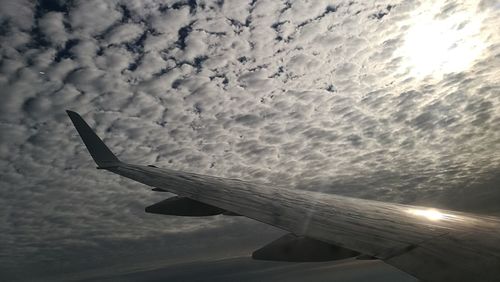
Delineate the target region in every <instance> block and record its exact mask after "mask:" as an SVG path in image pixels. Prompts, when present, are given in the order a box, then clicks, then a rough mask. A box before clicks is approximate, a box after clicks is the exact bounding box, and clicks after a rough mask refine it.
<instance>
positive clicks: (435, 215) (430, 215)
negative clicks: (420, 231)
mask: <svg viewBox="0 0 500 282" xmlns="http://www.w3.org/2000/svg"><path fill="white" fill-rule="evenodd" d="M408 212H409V213H411V214H413V215H417V216H421V217H424V218H427V219H428V220H432V221H438V220H441V219H443V218H445V214H443V213H441V212H440V211H437V210H434V209H427V210H417V209H411V210H409V211H408Z"/></svg>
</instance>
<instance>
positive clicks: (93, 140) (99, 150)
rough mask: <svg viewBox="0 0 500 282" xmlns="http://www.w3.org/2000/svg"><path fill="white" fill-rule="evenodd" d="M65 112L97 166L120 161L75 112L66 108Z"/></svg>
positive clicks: (108, 165)
mask: <svg viewBox="0 0 500 282" xmlns="http://www.w3.org/2000/svg"><path fill="white" fill-rule="evenodd" d="M66 113H67V114H68V116H69V118H70V119H71V121H72V122H73V125H74V126H75V128H76V130H77V131H78V134H79V135H80V137H81V138H82V140H83V143H85V146H86V147H87V149H88V151H89V153H90V155H91V156H92V158H93V159H94V161H95V162H96V163H97V165H98V166H99V167H102V168H106V167H110V166H115V165H116V164H117V163H120V161H119V160H118V158H117V157H116V156H115V155H114V154H113V152H111V150H109V148H108V147H107V146H106V145H105V144H104V142H103V141H102V140H101V138H99V136H97V134H96V133H95V132H94V131H93V130H92V129H91V128H90V126H89V125H88V124H87V123H86V122H85V120H84V119H83V118H82V117H81V116H80V115H79V114H78V113H77V112H74V111H70V110H66Z"/></svg>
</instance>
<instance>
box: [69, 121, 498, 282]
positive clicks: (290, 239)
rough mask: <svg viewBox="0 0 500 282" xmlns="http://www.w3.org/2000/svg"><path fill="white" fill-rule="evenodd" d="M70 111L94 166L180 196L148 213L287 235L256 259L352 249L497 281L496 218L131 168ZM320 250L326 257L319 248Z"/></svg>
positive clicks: (429, 275) (422, 268)
mask: <svg viewBox="0 0 500 282" xmlns="http://www.w3.org/2000/svg"><path fill="white" fill-rule="evenodd" d="M67 113H68V115H69V117H70V118H71V120H72V122H73V124H74V126H75V127H76V129H77V131H78V133H79V134H80V136H81V138H82V140H83V142H84V143H85V145H86V146H87V149H88V150H89V152H90V154H91V155H92V157H93V158H94V161H95V162H96V163H97V165H98V168H100V169H105V170H108V171H110V172H113V173H116V174H119V175H121V176H124V177H127V178H130V179H133V180H135V181H138V182H140V183H144V184H146V185H149V186H151V187H153V188H154V189H153V190H154V191H168V192H171V193H174V194H176V195H178V196H177V197H173V198H169V199H167V200H165V201H162V202H160V203H157V204H155V205H152V206H150V207H148V208H146V211H148V212H154V213H163V214H170V215H185V216H204V215H215V214H228V215H241V216H246V217H248V218H252V219H254V220H258V221H260V222H263V223H266V224H270V225H273V226H276V227H279V228H281V229H283V230H286V231H288V232H290V233H291V234H289V235H287V236H284V237H283V238H280V239H279V240H277V241H275V242H272V243H271V244H269V245H267V246H265V247H263V248H262V249H259V250H258V251H256V252H255V253H254V258H255V259H270V260H273V259H276V260H288V261H321V260H328V259H336V258H345V257H348V256H349V254H350V253H349V252H351V253H352V254H362V255H361V256H359V258H363V257H368V258H377V259H380V260H383V261H384V262H386V263H388V264H389V265H392V266H394V267H396V268H398V269H400V270H402V271H404V272H406V273H409V274H411V275H413V276H415V277H416V278H418V279H420V280H421V281H500V218H496V217H487V216H479V215H474V214H469V213H462V212H455V211H449V210H437V209H430V208H426V207H420V206H410V205H401V204H394V203H385V202H379V201H371V200H363V199H356V198H349V197H342V196H337V195H332V194H324V193H318V192H311V191H302V190H298V189H289V188H282V187H275V186H270V185H260V184H254V183H250V182H246V181H241V180H237V179H226V178H220V177H213V176H207V175H200V174H195V173H188V172H182V171H176V170H171V169H162V168H157V167H155V166H141V165H133V164H128V163H124V162H121V161H120V160H118V158H116V156H115V155H114V154H113V153H112V152H111V151H110V150H109V149H108V148H107V147H106V145H105V144H104V143H103V142H102V141H101V139H100V138H99V137H98V136H97V135H96V134H95V133H94V131H93V130H92V129H91V128H90V127H89V126H88V125H87V124H86V123H85V121H84V120H83V119H82V118H81V117H80V115H78V114H77V113H75V112H72V111H67ZM324 245H329V246H331V247H332V248H331V252H330V254H324V252H322V251H321V250H325V247H324ZM291 246H292V247H294V248H295V249H294V251H290V247H291ZM292 249H293V248H292ZM316 250H317V251H316ZM338 250H342V254H339V251H338ZM320 253H321V254H320ZM301 254H304V255H301ZM316 254H317V255H316ZM346 254H347V255H346Z"/></svg>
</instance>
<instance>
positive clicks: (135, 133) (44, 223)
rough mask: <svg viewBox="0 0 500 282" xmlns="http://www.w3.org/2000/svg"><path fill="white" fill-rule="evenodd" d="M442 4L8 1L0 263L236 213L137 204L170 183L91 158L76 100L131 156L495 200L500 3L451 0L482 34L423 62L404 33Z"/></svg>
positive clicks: (233, 173)
mask: <svg viewBox="0 0 500 282" xmlns="http://www.w3.org/2000/svg"><path fill="white" fill-rule="evenodd" d="M472 2H474V1H472ZM434 6H435V4H432V1H428V2H426V1H378V2H377V3H375V4H368V3H364V2H363V1H360V2H355V1H313V2H308V1H260V0H258V1H159V0H142V1H119V0H112V1H105V2H103V1H78V0H75V1H62V0H59V1H57V0H54V1H49V0H44V1H38V2H36V3H35V2H34V1H0V11H1V12H0V23H1V29H0V41H1V42H2V47H1V49H0V52H1V58H2V59H1V63H0V89H1V90H0V91H1V94H0V95H1V96H0V97H1V98H2V102H1V103H0V131H1V132H2V133H1V134H0V156H2V157H1V158H0V169H1V174H0V175H1V177H0V188H1V189H0V196H1V197H0V214H1V215H2V216H1V217H0V226H2V227H0V231H1V232H0V242H2V247H1V249H2V250H3V251H2V252H1V254H0V255H1V257H0V259H1V261H2V263H3V264H14V265H15V264H17V263H18V262H20V261H22V260H25V259H26V258H28V257H32V258H33V260H34V261H39V260H42V261H43V260H49V261H50V260H58V259H59V258H60V257H61V256H62V254H63V253H64V249H65V248H80V247H85V246H88V245H92V244H99V243H96V242H100V241H99V240H100V239H102V238H109V239H110V240H112V239H116V240H118V239H120V240H121V239H126V240H147V238H158V237H160V236H162V235H168V234H190V233H192V232H198V231H200V230H207V229H208V230H211V229H217V228H225V227H226V226H227V225H228V223H229V222H234V221H240V219H234V218H230V219H228V218H224V217H215V218H209V219H184V218H170V217H164V218H162V219H161V222H162V223H161V224H160V223H159V219H158V218H157V217H151V216H149V215H147V216H146V215H144V214H143V208H144V206H147V205H149V204H151V203H154V202H155V201H159V200H161V199H162V197H163V196H164V195H163V194H162V195H158V194H153V193H150V192H149V191H148V190H147V189H146V187H145V186H142V185H140V184H136V183H133V182H131V181H128V180H124V179H121V178H119V177H117V176H113V175H110V174H107V173H104V172H102V171H96V170H94V169H93V166H94V164H93V163H92V162H91V160H90V157H89V156H88V154H87V152H86V151H85V149H84V147H83V145H82V143H81V141H80V140H79V138H78V136H77V135H76V132H75V130H74V129H73V128H72V126H71V124H70V122H69V120H68V118H67V117H66V115H65V113H64V110H65V109H73V110H76V111H78V112H80V113H81V114H83V116H84V117H85V118H86V119H87V121H88V122H89V123H91V125H92V126H94V128H95V129H96V130H97V132H98V133H99V134H100V135H101V136H103V137H104V139H105V142H106V143H107V144H108V145H109V146H110V147H111V148H112V150H113V151H114V152H116V153H117V155H119V156H120V158H121V159H123V160H126V161H130V162H134V163H144V164H149V163H154V164H155V165H157V166H163V167H169V168H173V169H178V170H186V171H192V172H197V173H203V174H210V175H217V176H222V177H231V178H242V179H246V180H250V181H257V182H266V183H273V184H276V185H282V186H286V187H297V188H301V189H313V190H320V191H324V192H328V193H340V194H344V195H350V196H356V197H364V198H372V199H379V200H389V201H395V202H403V203H422V204H432V205H435V206H443V207H449V208H457V209H464V210H471V211H480V212H493V213H498V212H499V210H498V207H497V206H498V205H496V207H495V206H492V205H491V204H490V203H492V202H493V203H498V200H499V199H500V192H499V191H498V189H496V185H495V183H497V182H496V180H497V179H498V173H497V171H499V170H498V169H499V167H500V154H498V153H497V152H498V151H499V149H500V145H498V144H499V141H500V118H499V112H500V84H499V80H498V77H500V73H499V72H500V71H499V65H500V57H499V54H500V34H498V31H497V27H498V26H499V24H500V22H499V19H500V8H499V6H498V4H496V3H495V1H485V0H483V1H477V2H474V3H472V4H471V3H470V1H462V2H461V1H451V2H450V1H447V2H446V4H445V3H443V5H440V6H439V9H438V10H437V12H436V15H435V18H436V19H437V20H446V19H447V18H448V17H452V16H453V15H455V14H457V13H461V12H463V11H472V12H473V15H476V16H477V17H480V18H481V26H480V33H479V34H477V35H475V36H476V37H477V38H478V40H481V42H482V44H484V49H483V50H482V52H481V54H480V56H478V57H477V58H475V59H474V61H473V62H472V65H471V66H470V67H469V68H468V69H466V70H461V71H459V72H455V73H433V74H429V75H427V76H421V77H416V76H414V75H412V72H411V70H412V67H413V66H412V65H409V64H408V62H409V61H411V60H408V58H405V56H404V55H403V54H402V53H401V52H400V50H402V49H401V48H402V47H403V46H405V45H404V44H405V40H406V37H405V36H406V34H407V31H408V30H409V29H411V27H412V26H414V25H416V24H418V21H416V20H415V19H416V17H417V16H418V15H419V13H420V14H421V13H425V12H426V11H428V9H430V8H431V7H434ZM472 21H473V18H463V21H462V22H461V23H460V25H457V26H454V27H453V28H455V29H456V30H459V29H461V28H466V27H467V26H468V25H470V24H471V23H472ZM451 43H453V44H455V45H456V44H461V42H451ZM426 44H429V45H432V44H433V42H430V41H429V42H427V43H426ZM453 44H452V45H453ZM450 48H453V47H450ZM431 49H432V48H431ZM450 50H451V49H450ZM464 199H467V200H464ZM234 224H236V223H234ZM240 224H242V223H240ZM243 225H244V226H246V228H248V229H251V228H252V225H248V223H245V224H243ZM132 227H133V228H132ZM155 240H157V239H155ZM190 242H191V241H190ZM39 256H41V257H39Z"/></svg>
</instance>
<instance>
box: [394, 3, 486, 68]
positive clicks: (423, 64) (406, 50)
mask: <svg viewBox="0 0 500 282" xmlns="http://www.w3.org/2000/svg"><path fill="white" fill-rule="evenodd" d="M471 2H475V1H471ZM476 6H477V5H473V4H469V5H465V6H464V7H463V9H461V10H459V11H451V12H449V13H443V14H440V13H441V10H442V8H443V2H442V1H436V2H435V4H433V6H431V7H425V8H423V9H421V10H419V11H417V12H416V13H415V15H413V17H412V23H411V24H410V27H409V28H408V30H407V31H406V34H405V39H404V40H405V42H404V45H403V47H402V48H401V49H400V50H399V52H400V53H399V55H400V56H402V57H403V59H404V63H403V65H402V68H403V69H404V70H407V69H408V70H409V74H410V75H411V76H416V77H424V76H428V75H433V76H440V75H442V74H446V73H452V72H460V71H463V70H466V69H468V68H469V66H470V65H471V64H472V62H473V61H474V60H475V59H476V58H477V57H478V56H479V55H480V54H481V53H482V51H483V50H484V48H485V44H484V42H483V40H482V38H481V36H480V29H481V23H482V19H483V18H482V17H483V16H482V15H480V14H478V13H476V11H475V9H476V8H475V7H476Z"/></svg>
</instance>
